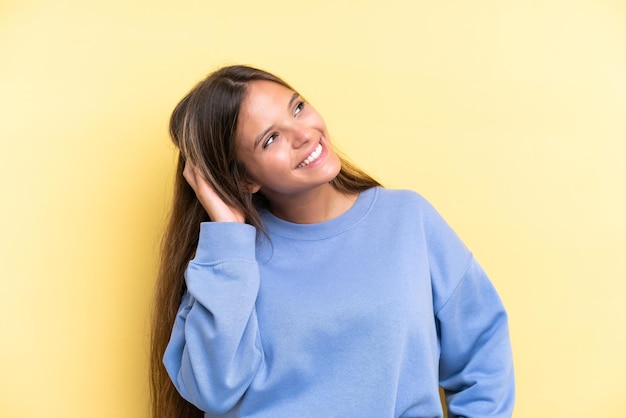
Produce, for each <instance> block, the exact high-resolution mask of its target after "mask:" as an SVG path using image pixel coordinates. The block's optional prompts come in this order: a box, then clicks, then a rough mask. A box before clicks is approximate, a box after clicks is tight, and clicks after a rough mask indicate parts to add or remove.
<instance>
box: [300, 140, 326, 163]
mask: <svg viewBox="0 0 626 418" xmlns="http://www.w3.org/2000/svg"><path fill="white" fill-rule="evenodd" d="M321 153H322V144H318V145H317V148H315V151H313V152H312V153H311V155H309V156H308V157H307V159H306V160H304V161H302V162H301V163H300V164H298V167H306V166H307V165H309V164H311V163H312V162H313V161H315V160H317V158H318V157H319V156H320V154H321Z"/></svg>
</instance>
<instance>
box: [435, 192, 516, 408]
mask: <svg viewBox="0 0 626 418" xmlns="http://www.w3.org/2000/svg"><path fill="white" fill-rule="evenodd" d="M424 213H425V219H424V220H425V229H426V234H427V241H428V246H429V264H430V271H431V281H432V286H433V304H434V311H435V319H436V323H437V331H438V334H439V343H440V359H439V384H440V386H441V387H442V388H443V389H444V391H445V394H446V403H447V405H448V416H449V417H450V418H454V417H467V418H475V417H499V418H505V417H506V418H510V417H511V415H512V412H513V404H514V398H515V383H514V373H513V359H512V353H511V345H510V339H509V328H508V318H507V314H506V311H505V308H504V306H503V304H502V301H501V300H500V297H499V296H498V293H497V292H496V289H495V288H494V286H493V285H492V283H491V281H490V280H489V278H488V277H487V275H486V274H485V272H484V271H483V269H482V268H481V266H480V265H479V264H478V262H477V261H476V260H475V259H474V257H473V255H472V254H471V252H470V251H469V250H468V249H467V247H466V246H465V245H464V244H463V242H462V241H461V240H460V238H459V237H458V236H457V234H456V233H455V232H454V231H453V230H452V229H451V228H450V226H449V225H448V224H447V223H446V222H445V220H444V219H443V218H442V217H441V216H440V215H439V214H438V213H437V212H436V211H435V209H434V208H432V207H431V206H430V205H429V204H428V205H427V206H426V210H425V212H424Z"/></svg>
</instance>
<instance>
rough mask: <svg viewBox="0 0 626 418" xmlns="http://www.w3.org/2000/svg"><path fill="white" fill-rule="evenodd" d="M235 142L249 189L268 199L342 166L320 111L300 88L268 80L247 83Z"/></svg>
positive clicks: (313, 183) (316, 182)
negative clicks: (301, 93) (307, 101)
mask: <svg viewBox="0 0 626 418" xmlns="http://www.w3.org/2000/svg"><path fill="white" fill-rule="evenodd" d="M236 141H237V158H238V159H239V161H240V162H241V163H243V165H244V166H245V167H246V169H247V172H248V181H249V187H250V190H249V191H250V192H253V193H255V192H257V191H259V190H261V191H262V192H263V194H264V195H265V197H267V198H268V199H269V200H270V202H272V201H277V200H280V199H281V198H284V197H296V196H297V195H299V194H302V193H306V192H308V191H310V190H312V189H314V188H316V187H319V186H322V185H325V184H327V183H328V182H330V181H331V180H332V179H334V178H335V177H336V176H337V174H339V170H340V169H341V161H340V160H339V157H338V156H337V154H335V152H334V151H333V148H332V146H331V143H330V137H329V134H328V131H327V130H326V124H325V123H324V120H323V119H322V117H321V116H320V114H319V113H317V112H316V111H315V109H314V108H313V107H312V106H310V105H309V104H308V103H306V102H305V101H304V99H302V98H301V97H300V96H299V95H298V93H296V92H294V91H292V90H290V89H288V88H286V87H284V86H282V85H280V84H277V83H274V82H271V81H253V82H251V83H250V84H249V90H248V94H247V95H246V98H245V99H244V101H243V103H242V104H241V109H240V112H239V119H238V125H237V138H236Z"/></svg>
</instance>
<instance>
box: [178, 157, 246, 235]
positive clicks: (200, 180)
mask: <svg viewBox="0 0 626 418" xmlns="http://www.w3.org/2000/svg"><path fill="white" fill-rule="evenodd" d="M183 177H185V180H187V183H189V186H191V188H192V189H193V191H194V192H195V193H196V197H197V198H198V200H199V201H200V203H201V204H202V207H203V208H204V210H206V212H207V213H208V214H209V217H210V218H211V220H213V221H216V222H242V223H243V222H244V220H245V217H244V215H243V213H242V212H241V211H239V210H237V209H235V208H233V207H231V206H228V205H227V204H226V203H225V202H224V201H223V200H222V199H221V198H220V197H219V196H218V194H217V193H216V192H215V189H213V187H212V186H211V185H210V184H209V182H208V181H206V179H205V178H204V177H203V176H202V173H200V171H199V170H198V169H197V168H196V167H195V166H194V165H193V163H192V162H190V161H189V160H187V161H186V162H185V168H184V170H183Z"/></svg>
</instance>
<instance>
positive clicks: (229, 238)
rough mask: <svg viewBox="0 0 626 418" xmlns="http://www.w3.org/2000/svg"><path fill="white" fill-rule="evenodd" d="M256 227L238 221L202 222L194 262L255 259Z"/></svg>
mask: <svg viewBox="0 0 626 418" xmlns="http://www.w3.org/2000/svg"><path fill="white" fill-rule="evenodd" d="M255 245H256V228H255V227H253V226H252V225H248V224H242V223H238V222H202V223H201V224H200V238H199V239H198V248H197V249H196V255H195V256H194V258H193V261H194V262H200V263H216V262H221V261H226V260H233V259H237V260H249V261H256V254H255Z"/></svg>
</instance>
